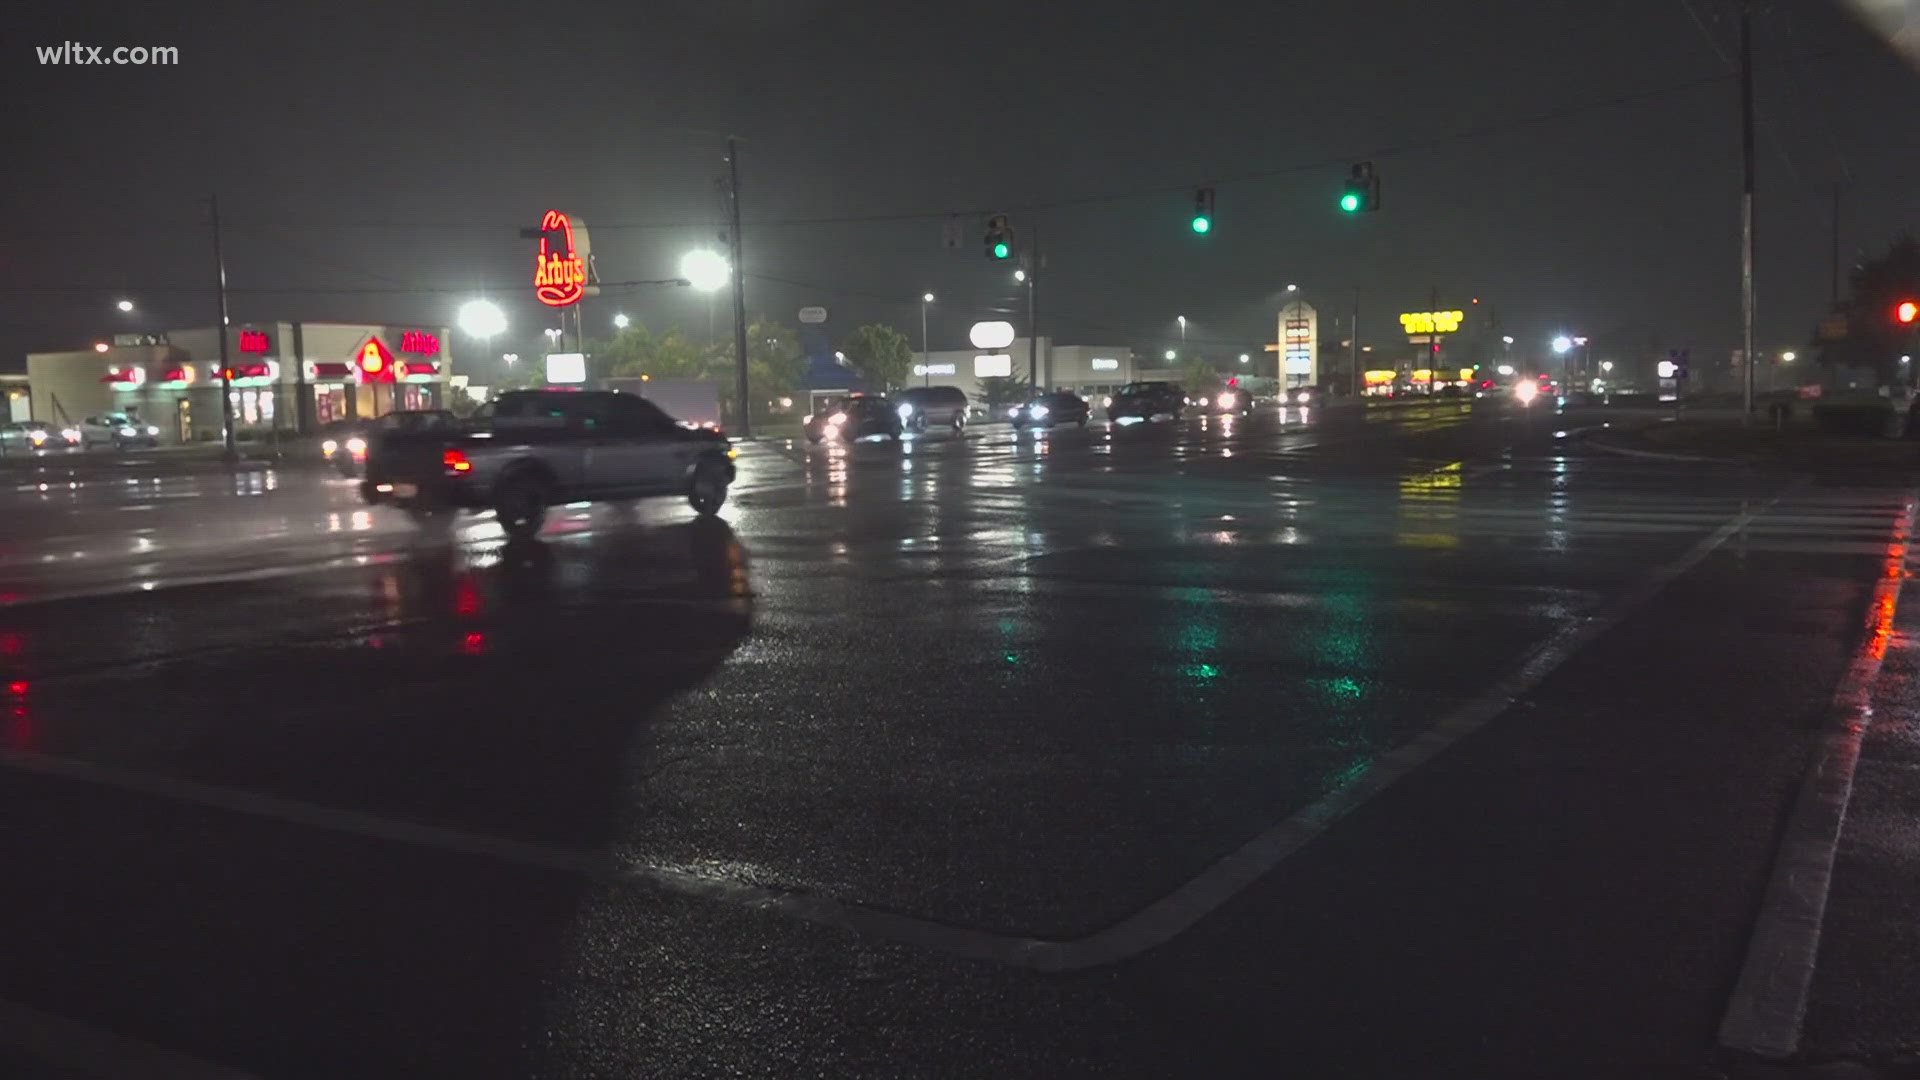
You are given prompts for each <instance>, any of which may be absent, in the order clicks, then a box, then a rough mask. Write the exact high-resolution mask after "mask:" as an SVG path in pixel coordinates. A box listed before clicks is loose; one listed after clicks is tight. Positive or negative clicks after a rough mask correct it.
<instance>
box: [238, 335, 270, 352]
mask: <svg viewBox="0 0 1920 1080" xmlns="http://www.w3.org/2000/svg"><path fill="white" fill-rule="evenodd" d="M272 350H273V342H272V341H270V340H269V339H268V338H267V335H266V331H264V330H242V331H240V351H241V352H250V353H267V352H271V351H272Z"/></svg>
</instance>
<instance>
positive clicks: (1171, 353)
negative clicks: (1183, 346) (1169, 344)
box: [1167, 349, 1173, 360]
mask: <svg viewBox="0 0 1920 1080" xmlns="http://www.w3.org/2000/svg"><path fill="white" fill-rule="evenodd" d="M1167 359H1169V360H1171V359H1173V350H1172V349H1168V350H1167Z"/></svg>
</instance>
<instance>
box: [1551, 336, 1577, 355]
mask: <svg viewBox="0 0 1920 1080" xmlns="http://www.w3.org/2000/svg"><path fill="white" fill-rule="evenodd" d="M1572 348H1573V339H1572V338H1570V337H1568V336H1567V335H1565V334H1561V335H1560V336H1559V337H1556V338H1554V339H1553V351H1554V354H1555V355H1557V356H1565V355H1567V352H1568V351H1569V350H1571V349H1572Z"/></svg>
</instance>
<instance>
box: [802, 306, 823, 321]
mask: <svg viewBox="0 0 1920 1080" xmlns="http://www.w3.org/2000/svg"><path fill="white" fill-rule="evenodd" d="M800 321H801V322H803V323H807V324H809V325H811V324H814V323H823V322H826V321H827V309H826V308H823V307H803V308H801V309H800Z"/></svg>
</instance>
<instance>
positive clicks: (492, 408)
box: [360, 390, 734, 538]
mask: <svg viewBox="0 0 1920 1080" xmlns="http://www.w3.org/2000/svg"><path fill="white" fill-rule="evenodd" d="M733 458H734V450H733V447H732V446H731V445H730V444H729V443H728V442H727V438H726V436H725V435H722V434H721V433H720V432H719V431H718V430H716V429H713V428H708V427H697V426H694V425H690V424H683V423H681V422H679V421H677V420H675V419H673V418H672V417H671V416H668V415H667V414H666V413H664V412H662V411H661V410H660V408H659V407H658V406H656V405H654V404H653V403H652V402H650V401H648V400H647V399H645V398H642V397H637V396H635V395H633V394H623V393H619V392H617V391H611V390H592V391H577V390H576V391H565V390H512V391H508V392H507V393H505V394H502V395H500V397H499V398H498V399H496V400H495V401H494V402H492V403H491V404H490V405H489V406H486V407H483V408H482V410H481V411H480V412H479V413H476V414H475V416H474V419H473V420H471V421H469V422H467V423H465V424H461V425H457V426H454V427H436V426H431V425H428V426H422V427H418V428H415V429H412V430H393V431H383V432H379V433H378V434H377V435H376V437H375V438H374V439H372V440H371V441H370V442H369V444H368V447H367V462H366V479H364V480H362V481H361V482H360V495H361V497H362V498H363V499H365V500H366V501H367V502H369V503H374V504H383V503H384V504H389V505H393V506H398V507H400V508H402V509H404V510H406V511H407V512H408V513H409V514H410V515H411V516H413V518H414V519H415V520H417V521H421V522H423V523H427V522H434V521H439V520H443V519H444V518H445V517H446V516H447V515H449V514H451V513H452V512H453V511H455V510H460V509H485V508H488V507H491V508H492V509H493V511H494V514H495V515H496V516H497V517H498V519H499V521H500V527H501V528H502V529H504V530H506V532H507V534H508V535H509V536H513V537H521V538H524V537H529V536H532V535H534V534H535V533H537V532H539V531H540V526H541V524H542V523H544V522H545V521H546V516H547V507H549V506H552V505H554V504H555V503H569V502H589V501H594V500H600V499H629V498H638V497H642V496H649V495H680V496H684V497H685V498H686V500H687V502H688V503H690V504H691V505H692V506H693V509H694V510H695V511H696V512H698V513H700V514H701V515H709V514H714V513H717V512H719V510H720V507H721V504H723V503H724V502H726V498H727V487H728V485H730V484H732V483H733V478H734V466H733Z"/></svg>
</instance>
